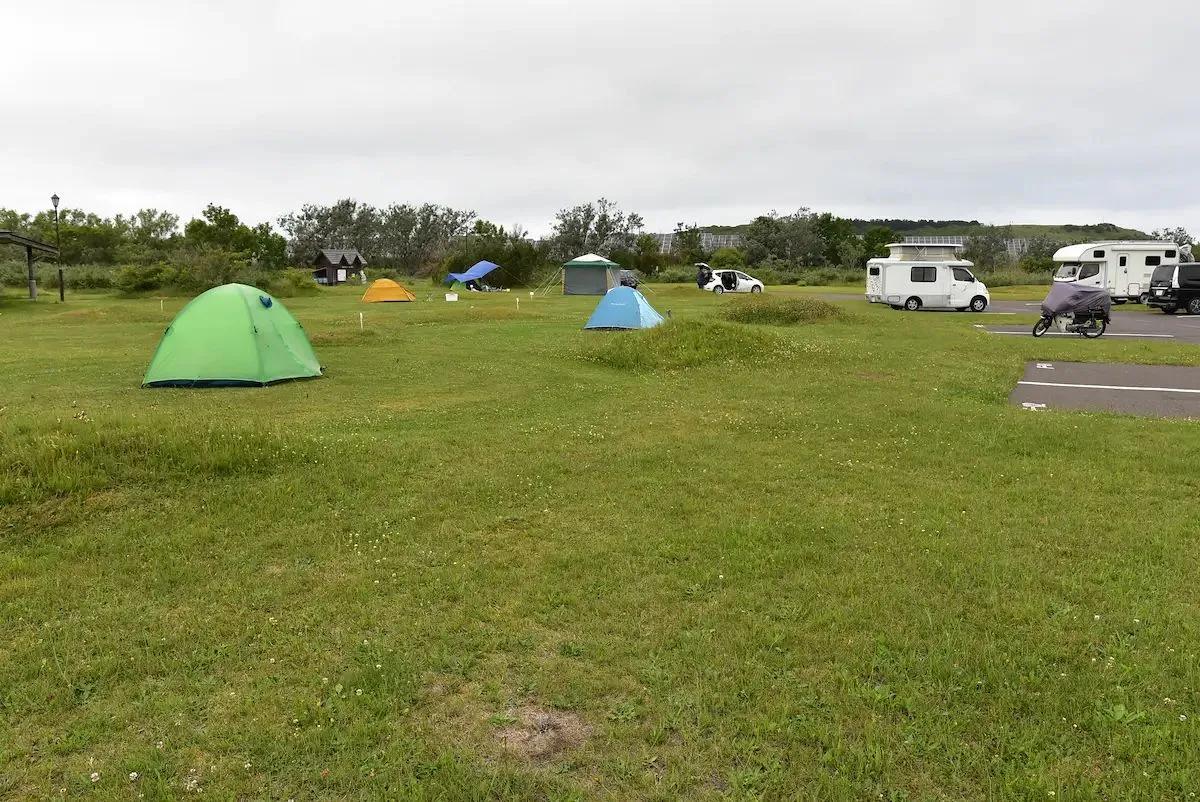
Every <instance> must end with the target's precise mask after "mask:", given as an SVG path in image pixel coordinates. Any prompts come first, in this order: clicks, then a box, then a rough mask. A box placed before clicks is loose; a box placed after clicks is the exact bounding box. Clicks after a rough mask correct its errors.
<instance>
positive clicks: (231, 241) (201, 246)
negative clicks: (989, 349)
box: [0, 198, 1191, 291]
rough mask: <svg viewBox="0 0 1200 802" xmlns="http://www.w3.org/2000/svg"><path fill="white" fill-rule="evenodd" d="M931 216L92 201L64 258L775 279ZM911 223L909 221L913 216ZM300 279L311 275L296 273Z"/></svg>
mask: <svg viewBox="0 0 1200 802" xmlns="http://www.w3.org/2000/svg"><path fill="white" fill-rule="evenodd" d="M913 222H916V223H919V224H921V225H930V224H932V223H934V222H936V221H924V220H922V221H899V220H896V221H890V220H889V221H885V220H880V221H863V220H856V219H847V218H842V217H838V216H836V215H834V214H831V213H829V212H815V211H813V210H811V209H808V208H800V209H797V210H796V211H794V212H789V213H784V214H781V213H779V212H776V211H771V212H768V213H766V214H762V215H759V216H758V217H756V218H755V219H754V220H753V221H752V222H750V223H749V224H748V225H745V226H741V227H739V228H738V231H739V234H740V241H739V244H738V246H737V247H734V248H721V249H719V250H717V251H715V252H708V251H706V250H705V249H704V247H703V237H702V234H703V229H702V228H701V227H700V226H699V225H698V224H696V223H686V222H680V223H678V224H677V225H676V226H675V229H674V237H673V245H672V248H671V251H670V252H669V253H662V252H661V249H660V243H659V239H658V237H656V236H653V235H652V234H650V233H648V232H647V231H646V230H645V221H644V219H643V218H642V216H641V215H640V214H638V213H636V212H632V211H628V210H624V209H621V208H620V207H619V206H618V204H616V203H614V202H613V201H610V200H608V199H606V198H600V199H598V200H596V201H593V202H588V203H582V204H578V205H575V206H569V207H565V208H563V209H561V210H559V211H558V212H557V214H556V215H555V218H554V221H553V223H552V225H551V231H550V235H549V236H548V237H546V238H544V239H540V240H535V239H532V238H531V237H530V236H529V234H528V232H527V231H526V230H525V229H524V228H523V227H521V226H519V225H516V226H510V227H505V226H502V225H498V224H497V223H494V222H492V221H489V220H485V219H482V218H480V217H478V215H477V214H476V213H475V212H474V211H472V210H465V209H454V208H451V207H448V206H440V205H436V204H430V203H426V204H420V205H415V204H400V203H393V204H390V205H387V206H382V207H376V206H372V205H370V204H367V203H363V202H361V201H357V200H354V199H349V198H347V199H342V200H338V201H336V202H335V203H332V204H328V205H320V204H306V205H304V206H302V207H301V208H300V209H298V210H296V211H292V212H289V213H287V214H284V215H282V216H280V217H279V218H278V219H277V220H276V221H274V223H266V222H264V223H259V224H256V225H251V224H248V223H246V222H243V221H242V220H241V219H240V218H239V217H238V216H237V215H236V214H235V213H234V212H233V211H232V210H230V209H229V208H226V207H223V206H220V205H217V204H209V205H208V206H206V207H205V209H204V211H203V212H202V213H201V214H200V216H199V217H196V218H194V219H191V220H189V221H187V222H186V223H184V224H182V225H181V224H180V223H181V220H180V218H179V216H177V215H175V214H173V213H171V212H167V211H162V210H158V209H141V210H139V211H137V212H135V213H133V214H130V215H120V214H118V215H115V216H113V217H102V216H100V215H97V214H94V213H90V212H86V211H84V210H80V209H63V210H61V211H60V217H59V228H60V236H61V242H62V254H61V263H62V264H64V265H85V264H86V265H100V266H121V267H122V270H120V271H118V273H117V277H116V278H115V279H114V286H118V287H120V288H122V289H127V290H131V291H137V290H143V289H153V288H155V287H158V286H163V285H175V286H179V287H185V288H189V289H194V288H200V287H203V286H212V285H214V284H215V283H222V282H223V281H227V280H231V277H236V276H238V275H244V274H246V271H259V272H263V271H266V272H272V271H282V270H285V269H287V268H289V267H307V266H308V265H311V263H312V261H313V260H314V258H315V257H316V255H317V253H318V252H319V251H320V249H322V248H330V247H332V248H356V249H358V250H359V251H360V252H361V253H362V254H363V256H364V257H365V258H366V259H367V262H368V272H369V273H370V274H371V275H376V276H377V275H396V276H417V277H430V278H433V279H435V280H438V279H440V278H441V277H442V276H444V275H445V274H446V273H447V272H455V271H459V270H462V269H465V268H467V267H469V266H470V265H472V264H474V263H475V262H476V261H479V260H481V259H487V260H489V261H492V262H495V263H496V264H499V265H500V266H501V267H502V268H503V270H502V271H500V272H499V273H498V274H497V275H496V277H495V278H496V280H497V281H499V282H500V283H504V284H507V285H510V286H519V285H523V284H529V283H532V282H535V281H538V280H539V279H540V278H541V277H542V276H544V275H547V274H548V273H549V272H550V271H553V270H556V269H557V266H558V265H560V264H562V262H564V261H566V260H568V259H570V258H571V257H573V256H578V255H580V254H582V253H587V252H590V251H596V252H599V253H602V254H603V255H605V256H607V257H608V258H610V259H612V260H613V261H615V262H617V263H619V264H621V265H622V266H623V267H627V268H631V269H636V270H638V271H640V272H641V273H643V274H644V275H647V276H651V277H653V276H655V275H656V274H657V275H663V276H664V277H666V276H665V271H667V272H669V271H673V273H672V275H673V277H675V278H678V277H679V276H680V275H682V273H683V272H687V271H688V270H690V266H691V265H692V264H693V263H695V262H702V261H703V262H709V263H711V264H712V265H713V266H714V267H746V268H753V269H756V270H758V271H760V272H763V273H766V274H767V275H768V277H770V278H771V279H772V280H779V281H793V280H796V277H797V276H798V275H799V274H800V272H801V271H805V270H811V269H814V268H817V269H820V268H834V269H845V270H848V269H857V268H862V267H863V266H864V265H865V264H866V261H867V260H868V259H870V258H872V257H876V256H885V255H886V254H887V248H886V247H885V246H886V245H887V244H888V243H889V242H893V241H896V240H897V239H899V238H900V237H901V236H902V233H901V232H898V231H897V230H896V228H893V227H892V225H891V224H892V223H904V224H911V223H913ZM967 222H968V223H969V224H970V225H971V226H972V227H973V229H972V230H973V231H974V232H975V233H974V234H973V235H972V236H971V237H970V238H969V240H968V242H967V245H966V248H965V253H964V256H965V258H967V259H970V260H971V261H973V262H975V264H976V265H977V266H978V267H979V268H980V269H982V270H985V271H988V270H999V269H1005V268H1012V267H1020V268H1022V269H1024V270H1026V271H1029V272H1043V271H1047V270H1049V269H1052V267H1053V260H1052V259H1051V257H1052V256H1053V253H1054V251H1055V250H1057V249H1058V248H1059V247H1062V246H1063V245H1066V244H1070V243H1069V242H1068V241H1066V240H1062V239H1058V238H1052V237H1035V238H1032V239H1030V240H1029V241H1028V243H1027V245H1028V247H1027V248H1026V249H1025V250H1024V252H1022V253H1019V254H1018V253H1014V252H1013V251H1012V250H1010V248H1009V241H1010V240H1012V239H1013V237H1012V232H1011V229H1009V228H1008V227H998V226H985V225H980V224H978V223H977V222H975V221H967ZM905 227H907V225H906V226H905ZM1076 228H1078V229H1079V230H1078V231H1074V230H1073V231H1071V232H1070V233H1071V235H1072V236H1073V237H1077V238H1075V239H1074V240H1073V241H1081V239H1079V238H1082V239H1087V238H1088V235H1089V234H1091V233H1092V229H1093V228H1095V227H1092V226H1079V227H1076ZM0 229H11V230H14V231H18V232H22V233H25V234H27V235H28V236H32V237H35V238H38V239H42V240H45V241H49V242H53V241H54V238H55V231H54V214H53V212H50V211H42V212H38V213H36V214H32V215H31V214H25V213H20V212H17V211H14V210H11V209H0ZM1152 236H1154V237H1156V238H1159V237H1161V238H1163V239H1169V240H1171V241H1175V242H1179V243H1180V244H1183V243H1185V242H1186V243H1190V242H1191V237H1190V235H1189V234H1188V233H1187V232H1186V231H1185V230H1183V229H1181V228H1180V229H1163V230H1160V231H1156V232H1154V234H1153V235H1152ZM291 280H292V281H293V282H298V281H300V278H299V277H292V279H291Z"/></svg>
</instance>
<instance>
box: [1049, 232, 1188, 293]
mask: <svg viewBox="0 0 1200 802" xmlns="http://www.w3.org/2000/svg"><path fill="white" fill-rule="evenodd" d="M1054 261H1055V262H1056V263H1057V264H1058V270H1056V271H1055V273H1054V280H1055V281H1056V282H1064V281H1073V282H1075V283H1077V284H1082V285H1084V286H1086V287H1101V288H1103V289H1106V290H1108V294H1109V295H1110V296H1111V297H1112V299H1113V300H1114V301H1116V302H1117V303H1119V304H1123V303H1125V302H1126V301H1134V302H1135V303H1145V302H1146V299H1147V297H1148V296H1149V294H1150V277H1151V274H1153V273H1154V268H1156V267H1159V266H1161V265H1177V264H1179V246H1177V245H1176V244H1175V243H1173V242H1116V241H1111V242H1084V243H1081V244H1079V245H1068V246H1067V247H1065V248H1059V249H1058V251H1056V252H1055V254H1054Z"/></svg>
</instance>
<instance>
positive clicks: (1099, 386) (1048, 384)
mask: <svg viewBox="0 0 1200 802" xmlns="http://www.w3.org/2000/svg"><path fill="white" fill-rule="evenodd" d="M1017 384H1030V385H1034V386H1036V387H1074V388H1076V389H1080V390H1141V391H1143V392H1150V393H1200V389H1196V390H1193V389H1189V388H1185V387H1138V386H1133V385H1121V384H1064V383H1059V382H1031V381H1024V380H1021V381H1019V382H1017Z"/></svg>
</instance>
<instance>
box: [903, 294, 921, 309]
mask: <svg viewBox="0 0 1200 802" xmlns="http://www.w3.org/2000/svg"><path fill="white" fill-rule="evenodd" d="M904 308H905V309H907V310H908V311H909V312H915V311H917V310H918V309H920V308H921V299H920V298H918V297H916V296H915V295H914V296H913V297H912V298H909V299H908V300H907V301H905V302H904Z"/></svg>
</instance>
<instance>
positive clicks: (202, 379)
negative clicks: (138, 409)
mask: <svg viewBox="0 0 1200 802" xmlns="http://www.w3.org/2000/svg"><path fill="white" fill-rule="evenodd" d="M320 375H321V363H320V362H319V361H318V360H317V355H316V354H315V353H314V352H313V349H312V345H311V344H310V343H309V342H308V337H307V336H306V335H305V333H304V329H303V328H302V327H301V326H300V324H299V323H298V322H296V318H294V317H292V315H291V313H290V312H288V310H287V309H286V308H285V307H284V305H283V304H281V303H279V301H277V300H275V299H274V298H272V297H271V296H270V295H268V294H267V293H265V292H263V291H262V290H258V289H255V288H254V287H248V286H246V285H245V284H225V285H223V286H220V287H214V288H213V289H211V290H209V291H208V292H205V293H203V294H201V295H199V296H197V297H196V298H193V299H192V300H191V302H190V303H188V305H187V306H185V307H184V308H183V309H182V310H181V311H180V312H179V314H178V315H176V316H175V319H174V320H173V321H171V325H170V326H169V327H168V328H167V330H166V332H164V333H163V337H162V340H161V341H160V342H159V344H158V350H157V351H155V352H154V358H153V359H151V360H150V367H149V368H147V369H146V377H145V378H144V379H143V380H142V386H143V387H247V386H251V387H252V386H262V385H267V384H274V383H275V382H281V381H287V380H289V379H306V378H312V377H316V376H320Z"/></svg>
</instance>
